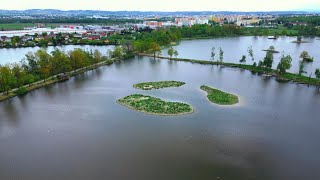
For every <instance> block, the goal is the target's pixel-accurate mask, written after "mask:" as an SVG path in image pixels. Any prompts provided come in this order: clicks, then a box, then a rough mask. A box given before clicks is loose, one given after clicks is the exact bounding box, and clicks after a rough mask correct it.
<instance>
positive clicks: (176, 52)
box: [173, 50, 179, 58]
mask: <svg viewBox="0 0 320 180" xmlns="http://www.w3.org/2000/svg"><path fill="white" fill-rule="evenodd" d="M173 55H174V57H176V58H177V56H179V53H178V51H177V50H174V52H173Z"/></svg>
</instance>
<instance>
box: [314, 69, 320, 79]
mask: <svg viewBox="0 0 320 180" xmlns="http://www.w3.org/2000/svg"><path fill="white" fill-rule="evenodd" d="M314 74H315V75H316V78H318V79H320V69H316V71H315V73H314Z"/></svg>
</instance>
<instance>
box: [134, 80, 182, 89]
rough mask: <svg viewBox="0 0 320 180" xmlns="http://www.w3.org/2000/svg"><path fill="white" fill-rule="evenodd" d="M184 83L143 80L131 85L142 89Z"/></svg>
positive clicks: (160, 87)
mask: <svg viewBox="0 0 320 180" xmlns="http://www.w3.org/2000/svg"><path fill="white" fill-rule="evenodd" d="M184 84H185V83H184V82H180V81H158V82H145V83H139V84H135V85H133V87H135V88H138V89H142V90H151V89H162V88H168V87H180V86H183V85H184Z"/></svg>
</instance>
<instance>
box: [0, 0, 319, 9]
mask: <svg viewBox="0 0 320 180" xmlns="http://www.w3.org/2000/svg"><path fill="white" fill-rule="evenodd" d="M0 4H1V5H0V9H11V10H12V9H16V10H21V9H62V10H79V9H82V10H84V9H86V10H107V11H117V10H129V11H131V10H139V11H277V10H302V9H303V10H306V9H307V10H319V11H320V0H191V1H188V0H54V1H47V0H0Z"/></svg>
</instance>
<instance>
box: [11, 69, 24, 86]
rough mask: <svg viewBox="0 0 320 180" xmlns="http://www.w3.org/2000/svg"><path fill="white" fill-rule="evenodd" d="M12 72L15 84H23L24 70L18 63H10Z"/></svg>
mask: <svg viewBox="0 0 320 180" xmlns="http://www.w3.org/2000/svg"><path fill="white" fill-rule="evenodd" d="M11 70H12V74H13V76H14V77H15V78H16V85H17V86H18V87H20V86H22V85H24V83H25V76H26V72H25V71H24V70H23V68H22V67H21V65H20V64H18V63H14V64H12V68H11Z"/></svg>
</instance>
